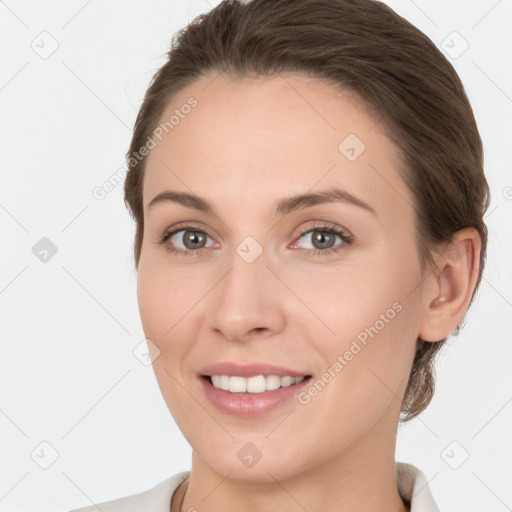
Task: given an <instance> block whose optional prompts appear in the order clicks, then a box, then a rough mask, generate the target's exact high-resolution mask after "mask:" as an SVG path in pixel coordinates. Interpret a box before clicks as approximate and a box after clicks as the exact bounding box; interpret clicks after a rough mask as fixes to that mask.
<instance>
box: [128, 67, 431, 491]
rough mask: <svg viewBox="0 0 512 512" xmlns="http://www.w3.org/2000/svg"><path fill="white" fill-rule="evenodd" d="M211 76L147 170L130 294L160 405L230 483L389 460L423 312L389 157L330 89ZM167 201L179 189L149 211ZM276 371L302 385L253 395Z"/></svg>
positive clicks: (300, 81) (400, 189)
mask: <svg viewBox="0 0 512 512" xmlns="http://www.w3.org/2000/svg"><path fill="white" fill-rule="evenodd" d="M214 77H215V75H210V76H209V77H208V78H203V79H201V80H200V81H198V82H196V83H195V84H193V85H191V86H189V87H188V88H186V89H185V90H183V91H182V92H181V93H180V94H179V96H177V97H176V98H174V100H173V102H172V104H171V105H170V106H169V108H168V109H167V111H166V112H165V115H164V116H162V122H166V121H169V119H170V118H171V116H173V115H174V118H173V120H172V121H171V122H170V123H168V124H167V125H166V127H165V128H164V129H163V130H162V129H160V130H159V131H158V132H156V133H158V137H156V136H153V142H154V143H155V144H156V145H154V144H150V147H152V149H151V150H150V153H149V155H148V158H147V162H146V175H145V180H144V190H143V205H144V239H143V243H142V252H141V258H140V262H139V268H138V301H139V308H140V313H141V320H142V324H143V328H144V332H145V335H146V337H147V338H148V339H149V340H151V341H150V343H149V345H150V348H152V353H153V357H156V359H155V360H154V362H153V365H154V370H155V373H156V377H157V380H158V383H159V385H160V388H161V390H162V394H163V397H164V399H165V401H166V403H167V405H168V407H169V409H170V411H171V413H172V415H173V416H174V418H175V420H176V422H177V424H178V426H179V428H180V429H181V431H182V432H183V434H184V436H185V437H186V438H187V440H188V441H189V443H190V444H191V446H192V448H193V451H194V457H195V458H196V460H199V461H201V463H202V464H205V465H206V466H209V468H211V469H212V470H213V471H215V472H217V473H219V474H221V475H227V474H228V473H229V474H230V478H233V479H239V480H250V481H255V480H259V481H269V480H270V479H271V477H270V476H269V473H271V474H272V475H273V477H275V478H278V479H283V478H286V477H290V476H292V475H294V474H297V473H299V472H302V471H305V470H307V469H312V468H313V467H315V466H318V465H319V464H323V463H328V462H331V461H333V460H335V459H336V458H337V457H341V456H344V457H348V458H349V459H350V458H351V457H354V460H359V461H361V457H364V459H363V460H368V459H369V457H375V456H378V455H377V454H383V453H384V452H385V455H386V456H388V455H389V454H390V453H391V456H393V455H394V444H393V443H394V437H395V435H396V426H397V419H398V415H399V412H400V406H401V400H402V397H403V394H404V391H405V389H406V385H407V381H408V378H409V373H410V369H411V365H412V361H413V358H414V353H415V350H416V348H417V345H416V340H417V337H418V335H420V334H421V333H420V324H421V318H422V313H423V311H424V308H425V305H424V301H423V300H422V295H421V290H422V277H421V274H420V265H419V259H418V254H417V250H416V246H415V238H414V237H415V228H414V218H415V216H414V212H413V208H412V205H413V199H412V197H411V194H410V192H409V191H408V190H407V188H406V186H405V183H404V182H403V181H402V179H401V178H400V176H399V174H398V170H397V169H398V152H397V150H396V149H395V147H394V145H393V144H392V142H391V141H390V140H389V139H388V138H387V137H386V136H385V135H384V134H383V132H382V131H381V125H380V124H379V123H378V122H377V121H376V120H375V119H373V118H371V117H370V116H369V115H368V113H366V112H365V110H364V109H363V108H362V107H361V105H360V104H359V103H358V102H357V101H356V100H355V99H354V98H351V97H350V96H349V95H348V93H343V94H342V93H340V92H336V90H335V89H333V88H332V87H331V86H330V85H328V84H327V83H325V82H323V81H320V80H318V79H312V78H306V77H304V76H302V75H298V74H288V75H285V76H282V77H281V76H280V77H278V78H272V79H266V80H262V79H258V80H242V81H232V80H231V79H229V78H228V77H227V76H225V75H220V76H217V78H214ZM191 97H193V99H194V100H195V101H196V102H197V103H195V102H194V100H191ZM186 105H194V106H193V107H187V106H186ZM166 132H168V133H166ZM162 134H163V136H162ZM159 139H161V140H159ZM153 146H154V147H153ZM335 190H337V191H338V192H337V193H334V191H335ZM165 191H172V193H173V194H183V195H182V196H174V197H175V199H176V200H170V199H169V200H165V201H164V200H162V201H157V202H155V203H154V204H153V205H152V206H151V207H149V204H150V202H151V201H152V200H153V199H154V198H155V197H156V196H157V195H159V194H162V193H163V192H165ZM185 195H187V196H185ZM188 195H192V196H198V197H199V198H201V199H202V201H204V203H208V205H209V207H210V209H207V208H205V207H204V203H203V202H200V203H199V200H192V199H190V198H188V199H187V197H188ZM309 195H312V196H311V197H310V198H309V199H307V196H309ZM299 196H305V197H306V198H302V199H300V198H299V199H293V198H295V197H299ZM180 197H181V199H182V201H179V200H178V199H179V198H180ZM365 205H366V206H365ZM173 231H174V232H175V233H174V234H172V235H171V236H170V237H168V238H167V240H166V241H165V242H164V243H159V242H160V240H161V239H162V238H163V237H164V235H165V234H166V233H171V232H173ZM335 231H338V232H339V233H340V234H337V233H336V232H335ZM172 249H175V250H177V251H181V252H172ZM221 363H233V364H234V365H240V366H242V367H244V368H245V370H246V372H245V373H244V368H242V369H240V368H239V367H234V366H232V367H225V368H206V367H207V366H208V365H212V364H221ZM252 364H261V365H263V366H262V367H259V368H247V366H248V365H252ZM268 365H271V366H275V367H278V368H272V367H268ZM205 374H206V375H211V374H214V375H217V374H218V375H227V376H235V377H238V378H235V379H228V378H227V377H223V378H218V380H219V381H220V385H223V386H227V385H231V386H232V388H231V389H233V390H240V389H242V388H238V387H237V386H244V385H249V387H250V389H251V390H252V391H255V392H246V393H240V392H238V393H236V392H231V391H229V390H223V389H216V388H214V387H213V386H212V384H211V383H210V382H209V381H208V380H207V378H206V377H204V376H203V375H205ZM242 375H246V376H253V377H254V376H257V375H264V376H267V375H273V377H270V378H267V379H265V380H262V379H261V377H259V378H257V379H250V380H249V381H247V380H246V379H245V378H240V377H241V376H242ZM284 376H291V377H295V376H299V377H300V376H310V377H306V378H305V379H304V380H302V382H299V383H298V384H294V385H292V386H288V387H284V388H280V389H281V390H279V389H274V390H269V391H265V392H264V393H260V392H258V391H261V390H262V389H263V388H260V387H258V386H261V385H265V384H266V385H268V386H269V387H270V388H272V387H275V386H276V385H280V384H286V383H289V382H290V379H281V377H284ZM293 382H295V380H294V381H293ZM247 383H249V384H247ZM253 386H254V387H253ZM383 450H384V452H383ZM267 471H268V472H267Z"/></svg>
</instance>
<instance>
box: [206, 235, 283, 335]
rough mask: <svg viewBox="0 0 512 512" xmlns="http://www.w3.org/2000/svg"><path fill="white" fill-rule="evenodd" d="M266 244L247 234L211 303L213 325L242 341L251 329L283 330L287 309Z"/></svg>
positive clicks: (231, 257)
mask: <svg viewBox="0 0 512 512" xmlns="http://www.w3.org/2000/svg"><path fill="white" fill-rule="evenodd" d="M267 264H268V259H267V257H266V253H265V251H264V248H263V247H262V245H260V244H259V243H258V242H257V241H256V240H255V239H254V238H253V237H250V236H249V237H246V238H245V239H243V240H242V242H240V243H239V244H238V246H236V247H235V248H234V251H233V253H232V254H231V256H230V257H229V258H228V260H227V265H229V268H227V269H226V271H225V272H223V277H222V278H221V280H220V281H219V282H218V283H217V285H216V286H215V293H214V294H213V297H212V299H213V300H212V301H211V303H210V312H209V315H208V316H209V319H210V320H209V324H210V328H212V329H214V330H217V331H221V332H222V333H223V334H224V335H225V336H226V337H227V338H230V339H233V340H242V339H244V337H245V336H246V335H247V334H248V333H249V332H251V331H254V330H255V329H258V330H268V331H276V330H279V329H280V328H281V326H282V324H283V322H284V320H283V315H284V311H283V310H282V309H281V308H282V304H280V301H279V291H278V290H277V288H275V283H273V282H272V280H273V279H275V278H274V276H273V274H272V272H270V270H269V269H268V268H267Z"/></svg>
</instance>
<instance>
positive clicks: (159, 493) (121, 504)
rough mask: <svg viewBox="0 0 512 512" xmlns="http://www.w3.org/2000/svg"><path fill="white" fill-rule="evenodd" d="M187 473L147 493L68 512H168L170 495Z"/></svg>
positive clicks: (173, 477) (161, 483) (176, 476)
mask: <svg viewBox="0 0 512 512" xmlns="http://www.w3.org/2000/svg"><path fill="white" fill-rule="evenodd" d="M188 474H189V471H182V472H181V473H176V474H175V475H173V476H171V477H169V478H167V479H165V480H163V481H162V482H160V483H159V484H157V485H155V486H154V487H152V488H151V489H148V490H147V491H144V492H141V493H139V494H132V495H130V496H124V497H122V498H118V499H115V500H111V501H106V502H104V503H94V504H92V505H90V506H87V507H83V508H77V509H73V510H71V511H70V512H98V509H99V510H101V511H102V512H136V511H137V512H140V511H141V510H151V511H152V512H169V507H170V503H171V498H172V495H173V494H174V491H175V490H176V489H177V488H178V487H179V485H180V484H181V483H182V482H183V481H184V480H185V478H187V476H188Z"/></svg>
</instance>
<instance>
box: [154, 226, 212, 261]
mask: <svg viewBox="0 0 512 512" xmlns="http://www.w3.org/2000/svg"><path fill="white" fill-rule="evenodd" d="M208 238H210V240H211V237H210V236H209V235H208V233H206V232H205V231H203V230H202V229H198V228H196V227H195V226H181V227H180V228H175V229H174V230H172V231H167V232H166V233H165V234H164V236H163V237H162V238H161V240H160V241H159V243H161V244H165V248H166V249H167V250H168V251H169V252H172V253H177V254H190V253H202V252H203V251H202V249H205V248H208V247H211V246H212V245H213V244H210V245H206V242H207V239H208ZM168 240H169V241H170V243H169V244H167V243H166V242H167V241H168Z"/></svg>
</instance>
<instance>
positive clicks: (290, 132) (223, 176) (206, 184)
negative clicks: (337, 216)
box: [143, 73, 411, 210]
mask: <svg viewBox="0 0 512 512" xmlns="http://www.w3.org/2000/svg"><path fill="white" fill-rule="evenodd" d="M190 105H194V106H193V107H190ZM160 121H161V122H160V125H159V126H160V131H159V137H155V136H154V135H153V136H152V138H153V140H154V142H155V143H156V145H155V146H154V147H153V149H151V151H150V153H149V155H148V157H147V160H146V176H145V179H144V189H143V203H144V209H145V210H146V208H147V205H148V203H149V202H150V201H151V199H152V198H153V197H154V196H155V195H156V194H158V193H159V192H161V191H163V190H165V189H166V188H172V189H174V190H176V189H178V190H181V191H187V192H190V191H194V192H195V193H196V194H198V195H201V196H206V197H208V196H210V195H211V196H216V197H217V198H221V199H222V200H225V201H230V200H232V201H234V202H235V203H238V204H239V205H240V206H242V205H243V204H246V205H247V206H249V203H250V198H249V197H248V196H249V195H250V197H254V201H255V202H257V201H261V200H263V199H264V198H268V200H269V201H270V200H271V199H272V197H281V196H282V195H283V194H284V193H286V192H287V191H288V192H290V193H299V192H304V191H307V190H311V189H313V188H314V187H315V186H317V185H318V186H319V187H321V188H325V187H328V186H342V187H344V188H347V189H350V192H352V193H354V194H359V195H360V196H364V197H366V198H367V199H368V202H370V201H371V202H373V204H374V205H375V206H374V207H375V209H379V208H382V207H385V206H386V205H388V203H389V201H394V202H395V204H398V202H399V201H400V199H399V198H398V196H401V197H402V199H401V200H402V202H403V201H404V200H405V201H406V203H407V202H409V204H408V205H402V207H404V206H406V207H408V208H410V204H411V200H410V198H409V200H407V198H408V191H407V190H406V188H405V184H404V183H403V180H402V179H401V177H400V175H399V173H398V167H399V163H400V154H399V152H398V150H397V148H396V147H395V145H394V144H393V143H392V142H391V140H390V139H389V138H388V137H387V136H386V134H385V132H384V127H383V126H382V125H381V124H380V123H379V122H378V118H376V116H375V115H372V113H371V112H370V111H369V110H368V108H366V107H365V105H364V103H363V102H362V101H361V100H360V99H359V98H358V97H357V96H356V95H355V94H353V93H351V92H350V91H348V90H342V89H340V88H336V87H334V86H333V85H332V84H330V83H328V82H325V81H323V80H321V79H319V78H312V77H306V76H304V75H300V74H295V73H293V74H292V73H290V74H286V75H283V74H281V75H278V76H275V77H272V78H251V79H247V78H244V79H233V78H232V77H229V76H227V75H224V74H221V75H216V74H210V75H207V76H204V77H202V78H201V79H199V80H198V81H196V82H194V83H193V84H191V85H190V86H188V87H187V88H185V89H183V90H182V91H181V92H180V93H179V94H177V95H176V96H175V97H174V98H173V100H172V102H171V103H170V104H169V105H168V106H167V108H166V110H165V112H164V113H163V115H162V116H161V120H160ZM165 123H167V124H165ZM153 133H155V132H153ZM160 139H161V140H160ZM249 192H250V194H249ZM397 201H398V202H397Z"/></svg>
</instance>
